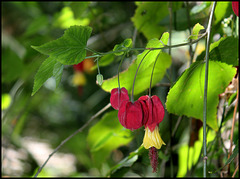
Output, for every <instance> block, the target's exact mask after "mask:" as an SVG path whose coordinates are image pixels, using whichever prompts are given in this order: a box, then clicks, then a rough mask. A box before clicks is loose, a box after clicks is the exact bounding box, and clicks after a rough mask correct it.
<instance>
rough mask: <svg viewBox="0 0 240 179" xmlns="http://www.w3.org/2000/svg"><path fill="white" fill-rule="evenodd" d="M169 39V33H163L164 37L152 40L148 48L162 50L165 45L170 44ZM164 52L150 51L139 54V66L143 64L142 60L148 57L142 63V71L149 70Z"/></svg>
mask: <svg viewBox="0 0 240 179" xmlns="http://www.w3.org/2000/svg"><path fill="white" fill-rule="evenodd" d="M168 39H169V33H168V32H165V33H163V35H162V37H161V39H160V40H158V39H156V38H154V39H151V40H150V41H149V42H148V44H147V46H146V48H161V47H164V46H165V45H167V43H168ZM161 51H162V50H153V51H150V52H149V50H144V51H143V53H141V54H139V55H138V56H137V66H138V65H139V64H140V63H141V61H142V59H143V58H144V56H145V55H146V54H147V53H148V52H149V53H148V54H147V56H145V58H144V60H143V61H142V63H141V67H140V69H141V70H145V69H146V68H148V67H149V66H150V65H152V64H153V63H154V61H155V59H156V57H157V55H158V54H159V53H160V52H161Z"/></svg>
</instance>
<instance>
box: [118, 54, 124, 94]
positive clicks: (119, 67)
mask: <svg viewBox="0 0 240 179" xmlns="http://www.w3.org/2000/svg"><path fill="white" fill-rule="evenodd" d="M125 55H126V53H124V54H123V56H122V59H121V62H120V64H119V66H118V72H117V74H118V90H120V87H121V86H120V79H119V78H120V77H119V73H120V69H121V66H122V62H123V59H124V57H125Z"/></svg>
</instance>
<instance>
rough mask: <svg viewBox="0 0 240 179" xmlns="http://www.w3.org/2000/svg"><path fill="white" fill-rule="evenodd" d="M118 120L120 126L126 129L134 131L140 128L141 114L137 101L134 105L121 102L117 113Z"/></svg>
mask: <svg viewBox="0 0 240 179" xmlns="http://www.w3.org/2000/svg"><path fill="white" fill-rule="evenodd" d="M118 119H119V121H120V123H121V124H122V126H123V127H125V128H127V129H130V130H135V129H139V128H140V127H142V125H143V124H142V119H143V113H142V106H141V103H140V102H139V101H135V102H134V103H132V102H130V101H129V102H126V101H123V102H122V104H121V106H120V108H119V111H118Z"/></svg>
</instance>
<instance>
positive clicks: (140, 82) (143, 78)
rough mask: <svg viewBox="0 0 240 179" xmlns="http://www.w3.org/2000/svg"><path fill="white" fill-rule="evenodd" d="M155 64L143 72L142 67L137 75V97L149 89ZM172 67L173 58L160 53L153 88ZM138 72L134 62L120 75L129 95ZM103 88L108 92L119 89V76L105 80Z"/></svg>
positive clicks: (135, 88)
mask: <svg viewBox="0 0 240 179" xmlns="http://www.w3.org/2000/svg"><path fill="white" fill-rule="evenodd" d="M153 60H155V59H153ZM153 64H154V63H153V62H152V63H151V64H150V65H149V66H148V68H144V69H143V70H142V69H141V67H142V65H141V66H140V69H139V71H138V73H137V77H136V81H135V87H134V94H135V95H136V94H139V93H141V92H143V91H144V90H146V89H148V88H149V86H150V78H151V73H152V68H153ZM170 65H171V56H169V55H168V54H167V53H160V55H159V57H158V60H157V63H156V66H155V69H154V73H153V79H152V87H153V86H154V85H156V84H157V83H158V82H159V81H160V80H161V79H162V78H163V77H164V74H165V72H166V69H167V68H168V67H169V66H170ZM136 70H137V62H136V61H134V62H133V63H132V64H131V65H130V66H129V68H128V69H127V70H126V71H124V72H121V73H120V84H121V87H125V88H126V89H127V90H128V93H129V94H130V93H131V91H132V86H133V80H134V76H135V73H136ZM101 87H102V89H103V90H105V91H107V92H111V90H112V89H113V88H117V87H118V79H117V76H114V77H113V78H110V79H107V80H104V82H103V84H102V86H101Z"/></svg>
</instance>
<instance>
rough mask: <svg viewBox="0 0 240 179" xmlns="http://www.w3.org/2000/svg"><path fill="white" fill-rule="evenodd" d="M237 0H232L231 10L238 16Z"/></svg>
mask: <svg viewBox="0 0 240 179" xmlns="http://www.w3.org/2000/svg"><path fill="white" fill-rule="evenodd" d="M238 4H239V3H238V1H232V9H233V12H234V13H235V14H236V15H237V16H239V14H238V10H239V5H238Z"/></svg>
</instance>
